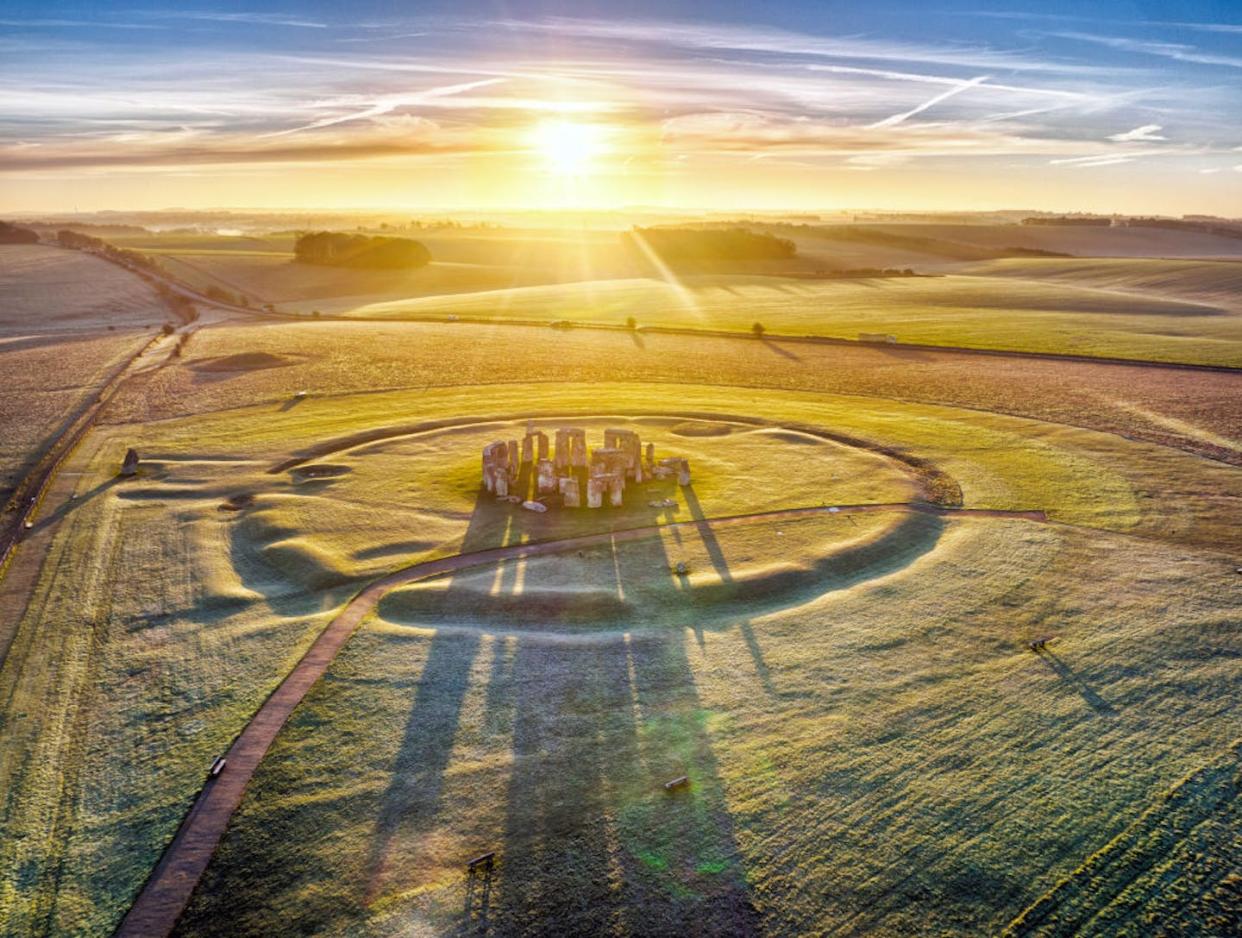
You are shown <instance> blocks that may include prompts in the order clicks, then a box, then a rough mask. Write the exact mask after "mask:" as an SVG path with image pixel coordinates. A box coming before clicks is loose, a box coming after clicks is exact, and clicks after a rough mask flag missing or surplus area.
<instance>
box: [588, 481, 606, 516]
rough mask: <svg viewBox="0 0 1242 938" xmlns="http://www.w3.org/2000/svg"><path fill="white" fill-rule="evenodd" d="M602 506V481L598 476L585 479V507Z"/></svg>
mask: <svg viewBox="0 0 1242 938" xmlns="http://www.w3.org/2000/svg"><path fill="white" fill-rule="evenodd" d="M603 504H604V480H603V479H601V478H600V477H599V476H592V477H591V478H589V479H587V507H588V508H599V507H600V506H602V505H603Z"/></svg>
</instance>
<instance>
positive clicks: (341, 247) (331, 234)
mask: <svg viewBox="0 0 1242 938" xmlns="http://www.w3.org/2000/svg"><path fill="white" fill-rule="evenodd" d="M293 253H294V258H295V260H297V262H298V263H301V264H321V265H327V266H331V267H363V268H372V269H378V270H402V269H409V268H413V267H422V266H424V265H426V264H428V263H429V262H430V261H431V252H430V251H428V250H427V248H426V246H425V245H423V243H422V242H421V241H414V240H413V239H411V238H392V237H387V236H375V237H372V236H368V235H361V234H346V233H345V232H340V231H312V232H308V233H307V234H304V235H302V236H301V237H300V238H298V239H297V241H296V242H295V243H294V246H293Z"/></svg>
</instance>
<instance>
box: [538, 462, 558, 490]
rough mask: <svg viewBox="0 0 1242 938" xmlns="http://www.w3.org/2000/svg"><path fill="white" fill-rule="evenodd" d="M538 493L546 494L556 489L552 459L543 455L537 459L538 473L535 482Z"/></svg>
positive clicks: (554, 468)
mask: <svg viewBox="0 0 1242 938" xmlns="http://www.w3.org/2000/svg"><path fill="white" fill-rule="evenodd" d="M536 486H537V487H538V490H539V494H540V495H548V494H549V493H551V492H555V491H556V467H555V466H554V465H553V464H552V460H550V459H548V458H547V457H544V458H543V459H541V460H539V475H538V479H537V482H536Z"/></svg>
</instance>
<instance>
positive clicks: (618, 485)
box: [608, 474, 625, 508]
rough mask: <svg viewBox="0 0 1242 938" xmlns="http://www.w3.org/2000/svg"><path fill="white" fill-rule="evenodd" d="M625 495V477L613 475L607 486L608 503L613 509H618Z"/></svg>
mask: <svg viewBox="0 0 1242 938" xmlns="http://www.w3.org/2000/svg"><path fill="white" fill-rule="evenodd" d="M624 494H625V476H623V475H620V474H617V475H614V476H613V477H612V478H611V479H610V480H609V484H608V502H609V504H611V505H612V507H613V508H620V507H621V503H622V498H623V497H624Z"/></svg>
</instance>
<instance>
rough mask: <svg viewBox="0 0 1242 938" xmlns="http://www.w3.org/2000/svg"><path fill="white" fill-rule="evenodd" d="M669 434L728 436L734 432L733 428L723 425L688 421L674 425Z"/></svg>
mask: <svg viewBox="0 0 1242 938" xmlns="http://www.w3.org/2000/svg"><path fill="white" fill-rule="evenodd" d="M668 432H669V433H673V434H676V435H677V436H728V435H729V434H730V433H732V432H733V428H732V427H730V426H728V425H727V424H723V423H706V422H703V421H698V420H688V421H685V422H684V423H678V424H674V425H673V426H671V427H669V429H668Z"/></svg>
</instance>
